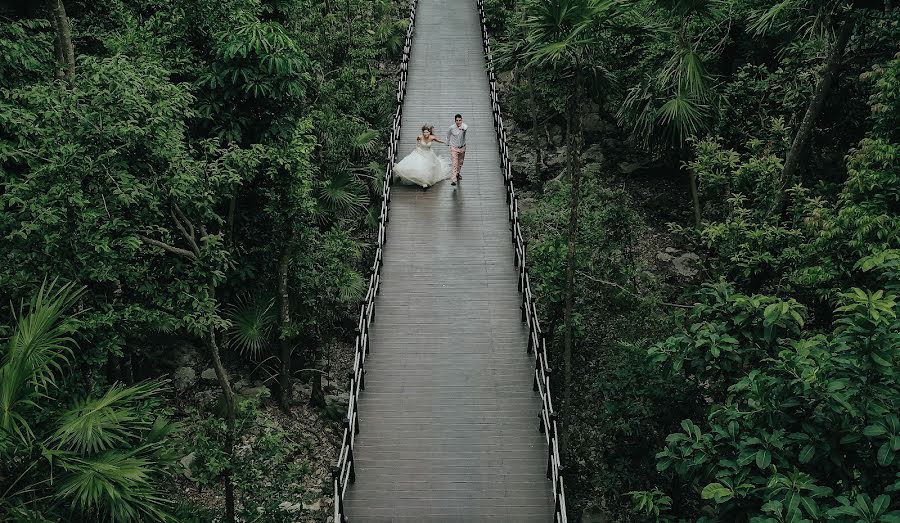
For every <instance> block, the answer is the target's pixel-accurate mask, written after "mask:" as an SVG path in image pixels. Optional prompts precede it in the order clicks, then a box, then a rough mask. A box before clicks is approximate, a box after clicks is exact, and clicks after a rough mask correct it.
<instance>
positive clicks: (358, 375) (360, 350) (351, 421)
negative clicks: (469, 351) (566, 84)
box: [331, 0, 418, 523]
mask: <svg viewBox="0 0 900 523" xmlns="http://www.w3.org/2000/svg"><path fill="white" fill-rule="evenodd" d="M417 5H418V0H411V1H410V8H409V27H408V28H407V30H406V41H405V42H404V44H403V55H402V57H401V59H400V78H399V79H398V80H397V97H396V99H397V109H396V110H395V111H394V119H393V122H392V124H391V136H390V139H389V140H388V153H387V168H386V169H385V173H384V182H383V184H382V191H381V215H380V218H379V220H378V236H377V244H376V249H375V260H374V262H373V263H372V267H371V272H370V274H369V287H368V289H367V291H366V297H365V299H364V300H363V301H362V303H361V304H360V311H359V320H358V322H357V325H356V341H355V344H354V356H353V368H352V370H351V371H350V372H349V378H350V385H349V388H350V400H349V403H348V405H347V416H346V417H345V418H344V432H343V437H342V440H341V449H340V452H339V453H338V458H337V462H336V463H335V465H334V467H332V469H331V477H332V486H333V488H334V521H335V523H344V522H346V521H347V514H346V513H345V512H344V494H345V493H346V491H347V486H348V485H349V484H350V483H353V482H354V481H355V480H356V471H355V467H354V457H353V447H354V443H355V441H356V435H357V434H359V411H358V407H357V406H358V404H359V394H360V392H362V391H363V390H365V388H366V358H367V357H368V355H369V327H370V326H371V324H372V322H373V321H374V320H375V296H377V295H378V290H379V288H380V287H381V266H382V262H383V260H384V245H385V239H386V237H385V234H386V230H387V223H388V221H389V219H388V211H389V209H390V202H391V185H392V183H393V175H394V163H395V160H396V157H397V149H398V142H399V140H400V119H401V117H402V115H403V98H404V97H405V96H406V82H407V79H408V76H409V53H410V50H411V49H412V36H413V31H414V28H415V22H416V6H417Z"/></svg>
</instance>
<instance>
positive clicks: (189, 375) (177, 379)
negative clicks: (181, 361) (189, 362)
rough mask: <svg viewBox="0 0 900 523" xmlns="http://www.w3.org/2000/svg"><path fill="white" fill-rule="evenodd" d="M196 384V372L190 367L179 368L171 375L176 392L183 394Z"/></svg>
mask: <svg viewBox="0 0 900 523" xmlns="http://www.w3.org/2000/svg"><path fill="white" fill-rule="evenodd" d="M196 383H197V372H196V371H194V369H193V368H191V367H179V368H178V369H176V370H175V372H174V373H172V385H173V386H174V387H175V390H176V391H178V392H184V391H186V390H188V389H189V388H191V387H193V386H194V384H196Z"/></svg>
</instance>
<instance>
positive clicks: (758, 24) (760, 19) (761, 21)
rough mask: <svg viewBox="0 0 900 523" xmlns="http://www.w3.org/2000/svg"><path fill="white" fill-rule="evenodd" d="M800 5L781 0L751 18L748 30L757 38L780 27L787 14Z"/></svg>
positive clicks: (793, 0)
mask: <svg viewBox="0 0 900 523" xmlns="http://www.w3.org/2000/svg"><path fill="white" fill-rule="evenodd" d="M800 3H801V2H800V1H798V0H781V2H777V3H776V4H775V5H773V6H772V7H769V8H768V9H766V10H765V11H762V12H761V13H758V14H756V15H755V16H753V17H752V19H751V20H752V22H751V23H750V26H749V29H750V30H751V31H752V32H753V33H754V34H756V35H757V36H759V35H763V34H766V33H769V32H771V31H772V30H773V29H776V28H778V27H781V24H783V20H784V18H785V17H786V15H787V13H788V12H790V11H792V10H794V9H796V8H797V7H798V4H800Z"/></svg>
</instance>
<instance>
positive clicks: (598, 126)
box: [581, 113, 606, 133]
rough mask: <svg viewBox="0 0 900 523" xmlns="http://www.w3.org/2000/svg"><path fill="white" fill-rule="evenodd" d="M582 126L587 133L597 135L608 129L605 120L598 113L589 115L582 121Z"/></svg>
mask: <svg viewBox="0 0 900 523" xmlns="http://www.w3.org/2000/svg"><path fill="white" fill-rule="evenodd" d="M581 125H582V127H583V128H584V130H585V131H586V132H589V133H596V132H599V131H602V130H603V129H605V128H606V124H605V122H604V121H603V118H601V117H600V115H599V114H597V113H588V114H586V115H584V117H583V118H582V120H581Z"/></svg>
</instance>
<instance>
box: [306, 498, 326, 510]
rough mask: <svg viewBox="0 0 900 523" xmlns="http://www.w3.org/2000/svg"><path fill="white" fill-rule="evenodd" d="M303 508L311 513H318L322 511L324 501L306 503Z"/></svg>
mask: <svg viewBox="0 0 900 523" xmlns="http://www.w3.org/2000/svg"><path fill="white" fill-rule="evenodd" d="M303 508H304V509H306V510H309V511H311V512H318V511H319V510H322V501H321V500H316V501H315V502H313V503H304V504H303Z"/></svg>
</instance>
